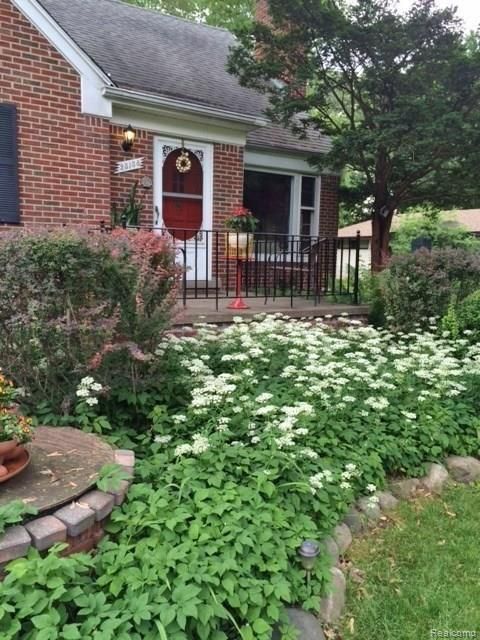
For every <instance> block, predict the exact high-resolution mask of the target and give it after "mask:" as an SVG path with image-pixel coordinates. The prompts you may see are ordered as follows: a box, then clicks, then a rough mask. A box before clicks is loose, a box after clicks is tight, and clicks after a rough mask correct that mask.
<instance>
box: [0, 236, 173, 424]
mask: <svg viewBox="0 0 480 640" xmlns="http://www.w3.org/2000/svg"><path fill="white" fill-rule="evenodd" d="M0 272H1V274H2V277H1V279H0V362H1V363H2V367H3V369H4V370H5V371H6V373H7V374H8V375H10V377H12V379H13V380H15V382H16V384H17V385H18V386H20V387H23V388H24V389H25V390H26V392H27V397H26V401H28V402H30V404H33V403H38V402H39V400H40V399H42V400H44V401H46V403H47V404H48V405H49V406H50V407H53V408H54V409H55V410H56V411H57V412H59V411H60V410H65V409H67V408H68V406H69V405H71V404H72V400H73V394H74V391H75V387H76V386H77V384H78V382H79V381H80V379H81V378H82V377H83V376H84V375H86V374H87V373H89V372H91V371H95V375H96V377H97V378H98V379H100V380H101V381H102V383H103V385H104V386H110V387H113V388H114V389H119V388H122V389H124V388H125V387H129V388H133V389H134V390H138V389H139V386H141V384H140V381H141V379H145V375H146V369H147V368H148V366H149V362H150V361H151V359H152V356H151V354H152V351H153V350H154V348H155V346H156V344H157V342H158V338H159V335H160V334H161V331H162V330H163V329H164V328H165V327H166V326H168V322H169V318H170V315H171V312H172V307H173V304H174V299H175V292H176V286H177V275H178V274H177V268H176V266H175V260H174V254H173V250H172V248H171V246H170V245H169V244H168V242H167V241H166V240H165V239H164V238H160V237H158V236H156V235H154V234H151V233H146V232H140V233H136V234H134V233H131V234H130V233H128V232H124V231H115V232H113V233H112V234H111V235H107V234H95V235H92V234H88V233H86V232H82V231H80V230H73V229H61V230H56V231H52V232H43V231H36V232H35V231H30V232H23V233H10V234H5V235H3V236H2V237H1V239H0ZM140 372H141V373H142V376H140Z"/></svg>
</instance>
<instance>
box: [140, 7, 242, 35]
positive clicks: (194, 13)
mask: <svg viewBox="0 0 480 640" xmlns="http://www.w3.org/2000/svg"><path fill="white" fill-rule="evenodd" d="M127 2H130V4H136V5H138V6H140V7H145V8H146V9H158V10H159V11H164V12H165V13H170V14H171V15H174V16H179V17H181V18H188V19H190V20H198V21H199V22H205V23H206V24H210V25H212V26H215V27H225V28H227V29H231V30H234V29H239V28H241V27H244V26H245V25H246V24H248V23H249V22H251V20H252V19H253V9H254V0H127Z"/></svg>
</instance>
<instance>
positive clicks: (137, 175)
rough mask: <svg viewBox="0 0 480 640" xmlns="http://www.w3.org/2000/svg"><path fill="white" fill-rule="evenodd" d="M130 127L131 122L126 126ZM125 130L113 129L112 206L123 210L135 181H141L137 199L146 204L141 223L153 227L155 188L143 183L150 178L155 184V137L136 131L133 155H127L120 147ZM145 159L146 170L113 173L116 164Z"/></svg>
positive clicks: (111, 139) (112, 127)
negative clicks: (132, 159) (147, 187)
mask: <svg viewBox="0 0 480 640" xmlns="http://www.w3.org/2000/svg"><path fill="white" fill-rule="evenodd" d="M127 124H128V123H127ZM123 129H124V127H119V126H111V128H110V163H111V164H110V172H111V176H112V177H111V191H112V205H113V204H114V205H116V207H117V211H119V212H120V211H121V210H122V209H123V207H124V206H125V205H126V204H127V201H128V196H129V194H130V192H131V189H132V187H133V185H134V184H135V181H138V183H139V186H138V190H137V200H139V201H140V202H142V203H143V209H142V212H141V215H140V224H142V225H146V226H150V225H152V224H153V220H154V217H153V187H151V188H149V189H146V188H144V187H142V186H141V184H140V182H141V180H142V178H143V177H149V178H151V179H152V181H153V138H154V134H153V133H152V132H151V131H143V130H136V138H135V144H134V147H133V149H132V152H131V153H125V151H123V149H122V147H121V144H122V140H123V135H122V134H123ZM142 157H143V158H145V162H144V166H143V169H140V170H138V171H131V172H130V171H127V172H125V173H120V174H118V175H116V174H115V173H114V171H115V167H116V164H117V162H120V161H122V160H129V159H131V158H142Z"/></svg>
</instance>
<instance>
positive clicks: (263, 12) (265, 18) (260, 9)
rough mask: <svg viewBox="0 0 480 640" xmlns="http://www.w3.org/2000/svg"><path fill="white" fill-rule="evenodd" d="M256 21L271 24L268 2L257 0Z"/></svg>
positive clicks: (266, 0)
mask: <svg viewBox="0 0 480 640" xmlns="http://www.w3.org/2000/svg"><path fill="white" fill-rule="evenodd" d="M255 20H256V21H257V22H264V23H265V24H269V23H270V10H269V7H268V0H256V2H255Z"/></svg>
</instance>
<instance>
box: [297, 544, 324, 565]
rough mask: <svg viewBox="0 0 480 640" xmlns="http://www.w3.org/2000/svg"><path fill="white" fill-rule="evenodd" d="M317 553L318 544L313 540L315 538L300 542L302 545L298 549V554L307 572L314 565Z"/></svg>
mask: <svg viewBox="0 0 480 640" xmlns="http://www.w3.org/2000/svg"><path fill="white" fill-rule="evenodd" d="M319 553H320V545H319V544H318V542H315V540H305V541H304V542H302V546H301V547H300V549H299V550H298V555H299V557H300V561H301V563H302V565H303V568H304V569H305V571H307V573H310V571H311V570H312V569H313V567H314V566H315V563H316V561H317V557H318V555H319Z"/></svg>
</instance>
